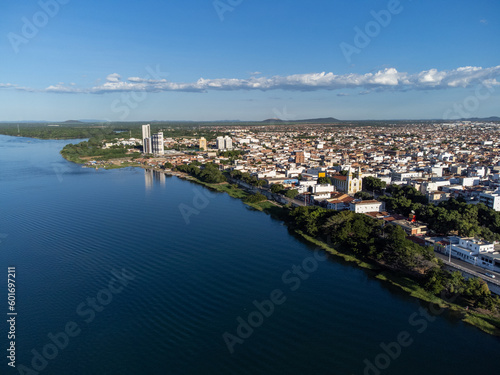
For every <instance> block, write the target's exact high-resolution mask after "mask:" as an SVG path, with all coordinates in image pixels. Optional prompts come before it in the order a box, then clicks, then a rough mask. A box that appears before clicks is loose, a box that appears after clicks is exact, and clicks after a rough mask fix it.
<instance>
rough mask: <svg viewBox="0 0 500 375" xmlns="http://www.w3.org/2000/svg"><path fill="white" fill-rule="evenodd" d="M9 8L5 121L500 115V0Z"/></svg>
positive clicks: (76, 2) (30, 4)
mask: <svg viewBox="0 0 500 375" xmlns="http://www.w3.org/2000/svg"><path fill="white" fill-rule="evenodd" d="M0 10H1V12H0V14H1V19H2V22H0V36H1V37H0V52H1V60H0V64H1V67H2V69H1V70H0V103H1V104H0V114H1V115H0V121H17V120H52V121H63V120H68V119H89V118H92V119H107V120H113V121H114V120H123V121H136V120H144V121H147V120H224V119H229V120H233V119H239V120H263V119H266V118H271V117H280V118H284V119H290V120H293V119H303V118H314V117H329V116H332V117H336V118H339V119H345V120H349V119H351V120H355V119H419V118H438V119H441V118H446V119H453V118H456V117H477V116H479V117H482V116H491V115H500V110H499V103H500V100H499V99H500V84H499V82H500V48H499V47H500V43H499V42H500V21H499V19H498V15H499V14H500V2H498V1H497V0H489V1H487V0H478V1H474V2H471V1H463V0H454V1H450V0H442V1H438V2H436V1H430V0H428V1H425V0H400V1H397V0H355V1H350V2H348V1H340V0H317V1H314V2H305V1H295V0H288V1H285V0H274V1H272V2H271V1H264V0H251V1H250V0H216V1H213V0H185V1H173V0H170V1H153V0H145V1H141V2H123V1H114V0H108V1H104V2H97V1H93V0H87V1H82V0H46V1H44V0H40V1H33V0H27V1H24V2H16V1H12V0H7V1H4V2H2V5H0ZM377 15H378V16H377ZM462 115H466V116H462Z"/></svg>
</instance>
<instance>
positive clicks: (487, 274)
mask: <svg viewBox="0 0 500 375" xmlns="http://www.w3.org/2000/svg"><path fill="white" fill-rule="evenodd" d="M485 275H486V276H488V277H491V278H492V279H494V278H495V275H493V274H492V273H489V272H486V273H485Z"/></svg>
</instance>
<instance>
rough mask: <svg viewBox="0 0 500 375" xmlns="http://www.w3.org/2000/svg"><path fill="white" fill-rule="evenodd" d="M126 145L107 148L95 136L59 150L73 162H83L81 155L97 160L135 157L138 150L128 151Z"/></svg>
mask: <svg viewBox="0 0 500 375" xmlns="http://www.w3.org/2000/svg"><path fill="white" fill-rule="evenodd" d="M128 148H129V147H128V146H112V147H110V148H107V149H103V148H101V142H99V141H97V139H96V138H91V139H90V140H89V141H84V142H80V143H77V144H72V143H70V144H67V145H66V146H64V148H63V149H62V150H61V155H62V156H63V157H64V158H65V159H66V160H69V161H72V162H75V163H83V162H84V160H82V159H81V158H82V157H88V156H90V157H92V158H96V159H99V160H110V159H115V158H125V157H132V158H137V157H139V156H140V155H141V154H140V152H134V153H133V154H129V153H128Z"/></svg>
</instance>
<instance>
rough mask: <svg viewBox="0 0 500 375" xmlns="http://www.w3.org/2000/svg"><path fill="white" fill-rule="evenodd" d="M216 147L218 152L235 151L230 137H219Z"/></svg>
mask: <svg viewBox="0 0 500 375" xmlns="http://www.w3.org/2000/svg"><path fill="white" fill-rule="evenodd" d="M215 145H216V147H217V150H232V149H233V140H232V139H231V138H230V137H228V136H227V135H226V136H225V137H217V139H216V140H215Z"/></svg>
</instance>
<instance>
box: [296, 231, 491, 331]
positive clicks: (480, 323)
mask: <svg viewBox="0 0 500 375" xmlns="http://www.w3.org/2000/svg"><path fill="white" fill-rule="evenodd" d="M295 232H296V233H297V234H298V235H299V236H301V237H302V238H304V239H305V240H306V241H308V242H310V243H312V244H314V245H316V246H318V247H320V248H321V249H323V250H325V251H326V252H328V253H329V254H331V255H333V256H335V257H338V258H341V259H342V260H344V261H346V262H350V263H354V264H356V265H357V266H358V267H360V268H364V269H367V270H370V271H371V272H373V276H374V277H375V278H376V279H378V280H380V281H382V282H386V283H389V284H391V285H392V286H393V287H396V288H397V289H398V290H401V291H404V292H405V293H407V294H408V295H410V296H412V297H414V298H418V299H419V300H421V301H424V302H427V303H429V304H432V305H434V310H441V309H444V310H447V311H448V312H449V313H454V314H458V315H459V318H460V320H462V321H463V322H465V323H468V324H470V325H472V326H474V327H476V328H479V329H480V330H482V331H483V332H486V333H488V334H490V335H494V336H500V319H499V318H498V317H495V316H493V315H492V314H489V313H488V311H486V310H479V309H477V310H472V309H467V308H464V307H462V306H460V305H458V304H456V303H453V302H450V301H448V300H445V299H442V298H439V297H437V296H435V295H434V294H432V293H430V292H428V291H426V290H425V289H424V288H422V286H420V285H419V283H418V282H416V281H415V280H413V279H411V278H409V277H407V276H405V275H399V274H396V273H395V272H393V271H390V270H387V269H384V268H383V267H381V266H380V265H379V264H377V263H373V262H367V261H364V260H360V259H359V258H357V257H356V256H354V255H352V254H345V253H343V252H340V251H338V250H337V249H335V248H334V247H331V246H330V245H328V244H327V243H325V242H323V241H320V240H318V239H316V238H313V237H311V236H308V235H307V234H305V233H303V232H302V231H299V230H296V231H295Z"/></svg>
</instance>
